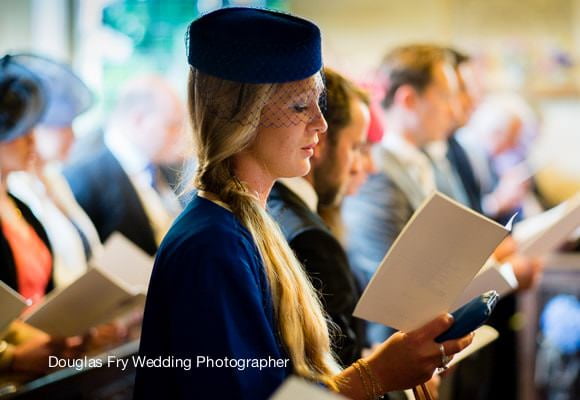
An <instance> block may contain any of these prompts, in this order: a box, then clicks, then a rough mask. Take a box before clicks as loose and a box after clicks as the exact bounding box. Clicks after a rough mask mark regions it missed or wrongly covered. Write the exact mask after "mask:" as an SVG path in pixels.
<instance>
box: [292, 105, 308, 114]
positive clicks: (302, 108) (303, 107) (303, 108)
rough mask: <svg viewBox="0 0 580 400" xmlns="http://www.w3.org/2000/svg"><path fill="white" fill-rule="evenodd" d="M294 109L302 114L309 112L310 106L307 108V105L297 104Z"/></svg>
mask: <svg viewBox="0 0 580 400" xmlns="http://www.w3.org/2000/svg"><path fill="white" fill-rule="evenodd" d="M292 108H293V109H294V111H296V112H297V113H302V112H304V111H306V110H308V106H305V105H302V104H295V105H293V106H292Z"/></svg>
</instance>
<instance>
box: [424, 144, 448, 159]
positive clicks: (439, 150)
mask: <svg viewBox="0 0 580 400" xmlns="http://www.w3.org/2000/svg"><path fill="white" fill-rule="evenodd" d="M448 147H449V146H448V145H447V140H436V141H434V142H430V143H427V144H426V145H425V151H426V152H427V153H428V154H429V156H430V157H431V158H432V159H433V160H434V161H435V162H441V161H445V160H447V148H448Z"/></svg>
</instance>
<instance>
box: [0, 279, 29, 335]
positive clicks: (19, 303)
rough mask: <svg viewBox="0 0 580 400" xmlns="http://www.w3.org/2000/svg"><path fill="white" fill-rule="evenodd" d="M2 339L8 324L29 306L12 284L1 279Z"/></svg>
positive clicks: (0, 313) (0, 323) (0, 324)
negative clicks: (9, 284)
mask: <svg viewBox="0 0 580 400" xmlns="http://www.w3.org/2000/svg"><path fill="white" fill-rule="evenodd" d="M0 304H1V305H2V307H0V339H1V338H2V334H3V333H4V331H5V330H6V329H7V328H8V326H9V325H10V324H11V323H12V321H14V320H15V319H16V318H18V316H19V315H20V313H21V312H22V311H23V310H24V309H25V308H26V306H28V305H29V304H28V302H27V301H26V299H25V298H24V297H22V296H21V295H20V294H19V293H18V292H16V291H15V290H13V289H12V288H11V287H10V286H8V285H7V284H5V283H4V282H2V281H0Z"/></svg>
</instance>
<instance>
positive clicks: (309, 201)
mask: <svg viewBox="0 0 580 400" xmlns="http://www.w3.org/2000/svg"><path fill="white" fill-rule="evenodd" d="M278 182H280V183H281V184H283V185H284V186H286V187H287V188H288V189H290V190H291V191H292V192H293V193H294V194H295V195H296V196H298V197H300V200H302V201H303V202H304V203H306V205H307V206H308V208H309V209H310V211H312V212H313V213H317V212H318V211H317V210H318V195H317V194H316V191H315V190H314V187H313V186H312V185H311V184H310V182H308V181H307V180H306V179H304V178H302V177H297V178H280V179H278Z"/></svg>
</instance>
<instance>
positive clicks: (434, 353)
mask: <svg viewBox="0 0 580 400" xmlns="http://www.w3.org/2000/svg"><path fill="white" fill-rule="evenodd" d="M452 324H453V317H452V316H451V315H449V314H445V315H441V316H439V317H437V318H435V319H434V320H433V321H431V322H429V323H427V324H425V325H424V326H422V327H421V328H419V329H416V330H414V331H412V332H408V333H403V332H397V333H395V334H394V335H392V336H391V337H390V338H389V339H387V340H386V341H385V342H384V343H383V344H381V345H380V346H379V347H378V349H377V350H376V351H375V352H374V353H373V354H372V355H371V356H369V357H368V358H367V361H368V363H369V365H370V367H371V369H372V370H373V371H374V373H375V375H376V376H377V378H378V379H379V380H380V381H381V385H382V386H383V389H385V390H386V391H394V390H403V389H409V388H412V387H414V386H417V385H419V384H421V383H424V382H426V381H428V380H429V379H431V377H432V376H433V373H434V372H435V370H436V369H437V368H440V367H443V365H442V354H441V350H440V345H443V348H444V350H445V355H446V356H452V355H453V354H455V353H458V352H459V351H461V350H463V349H464V348H466V347H467V346H469V344H471V341H472V340H473V334H469V335H466V336H464V337H462V338H460V339H455V340H448V341H446V342H443V343H441V344H439V343H436V342H435V338H436V337H437V336H439V335H440V334H441V333H443V332H445V331H446V330H447V329H448V328H449V327H450V326H451V325H452Z"/></svg>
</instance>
